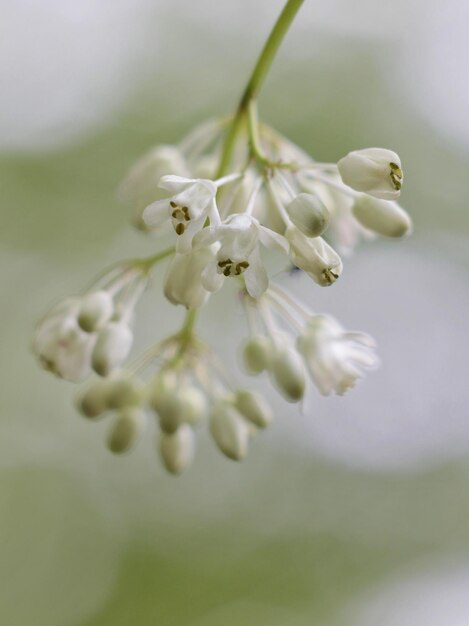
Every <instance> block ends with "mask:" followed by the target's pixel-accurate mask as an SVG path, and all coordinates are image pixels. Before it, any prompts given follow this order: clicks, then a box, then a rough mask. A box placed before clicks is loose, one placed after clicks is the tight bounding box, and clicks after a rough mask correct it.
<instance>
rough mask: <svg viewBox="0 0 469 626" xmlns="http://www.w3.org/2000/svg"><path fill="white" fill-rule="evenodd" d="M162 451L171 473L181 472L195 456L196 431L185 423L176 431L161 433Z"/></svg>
mask: <svg viewBox="0 0 469 626" xmlns="http://www.w3.org/2000/svg"><path fill="white" fill-rule="evenodd" d="M159 444H160V453H161V458H162V460H163V463H164V466H165V468H166V469H167V470H168V472H171V474H181V473H182V472H183V471H184V470H185V469H186V468H187V467H188V466H189V465H190V464H191V463H192V460H193V458H194V450H195V441H194V431H193V430H192V428H191V427H190V426H189V425H188V424H183V425H182V426H181V427H180V428H178V429H177V430H176V432H175V433H172V434H168V433H164V432H162V433H160V441H159Z"/></svg>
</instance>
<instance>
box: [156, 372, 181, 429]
mask: <svg viewBox="0 0 469 626" xmlns="http://www.w3.org/2000/svg"><path fill="white" fill-rule="evenodd" d="M179 393H180V389H179V385H178V378H177V376H176V374H175V373H174V372H171V371H163V372H158V374H157V375H156V377H155V379H154V381H153V382H152V385H151V391H150V405H151V406H152V408H153V409H154V410H155V411H156V412H157V413H158V416H159V419H160V427H161V429H162V430H163V431H164V432H165V433H169V434H172V433H175V432H176V430H177V429H178V428H179V426H180V425H181V423H182V415H181V405H180V402H179Z"/></svg>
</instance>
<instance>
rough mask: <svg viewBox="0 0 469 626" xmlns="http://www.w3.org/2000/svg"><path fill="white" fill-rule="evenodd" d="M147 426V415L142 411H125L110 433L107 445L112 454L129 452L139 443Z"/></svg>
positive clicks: (128, 409) (129, 409)
mask: <svg viewBox="0 0 469 626" xmlns="http://www.w3.org/2000/svg"><path fill="white" fill-rule="evenodd" d="M145 424H146V415H145V413H144V412H143V411H142V410H141V409H136V408H127V409H123V411H122V412H121V414H120V415H119V416H118V417H117V419H116V420H115V422H114V423H113V425H112V427H111V430H110V431H109V435H108V439H107V445H108V448H109V450H110V451H111V452H115V453H116V454H121V453H122V452H127V451H128V450H130V449H131V448H133V446H134V445H135V444H136V443H137V440H138V439H139V437H140V435H141V434H142V432H143V430H144V428H145Z"/></svg>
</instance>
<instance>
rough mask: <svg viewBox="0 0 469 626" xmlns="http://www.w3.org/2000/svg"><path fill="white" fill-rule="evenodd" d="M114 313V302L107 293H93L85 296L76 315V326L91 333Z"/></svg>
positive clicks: (105, 322)
mask: <svg viewBox="0 0 469 626" xmlns="http://www.w3.org/2000/svg"><path fill="white" fill-rule="evenodd" d="M113 313H114V301H113V299H112V296H111V294H110V293H109V292H107V291H103V290H102V291H93V292H91V293H89V294H87V295H86V296H85V297H84V298H83V300H82V303H81V306H80V311H79V313H78V324H79V326H80V328H81V329H82V330H84V331H85V332H87V333H92V332H94V331H96V330H99V329H100V328H102V327H103V326H104V325H105V324H107V322H109V320H110V319H111V317H112V315H113Z"/></svg>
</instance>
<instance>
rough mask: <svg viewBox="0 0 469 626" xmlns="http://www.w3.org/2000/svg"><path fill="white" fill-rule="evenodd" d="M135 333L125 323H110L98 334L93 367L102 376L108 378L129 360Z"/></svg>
mask: <svg viewBox="0 0 469 626" xmlns="http://www.w3.org/2000/svg"><path fill="white" fill-rule="evenodd" d="M132 341H133V333H132V331H131V330H130V328H129V327H128V325H127V324H126V323H125V322H110V323H109V324H108V325H107V326H105V327H104V328H103V329H101V330H100V331H99V333H98V339H97V341H96V345H95V347H94V350H93V356H92V365H93V369H94V371H95V372H96V373H97V374H99V375H100V376H108V374H110V373H111V372H112V371H113V370H114V369H115V368H116V367H118V366H119V365H121V363H122V362H123V361H125V359H126V358H127V355H128V354H129V352H130V348H131V347H132Z"/></svg>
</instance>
